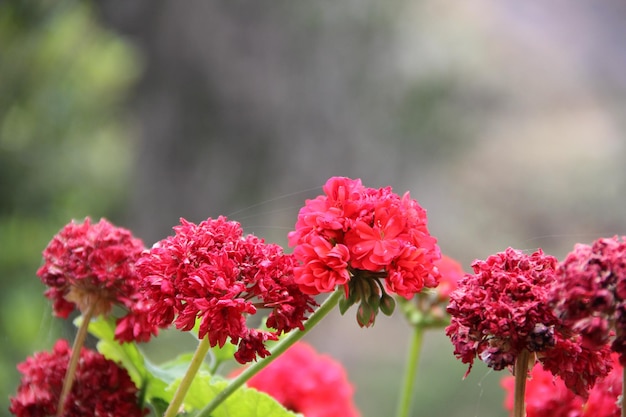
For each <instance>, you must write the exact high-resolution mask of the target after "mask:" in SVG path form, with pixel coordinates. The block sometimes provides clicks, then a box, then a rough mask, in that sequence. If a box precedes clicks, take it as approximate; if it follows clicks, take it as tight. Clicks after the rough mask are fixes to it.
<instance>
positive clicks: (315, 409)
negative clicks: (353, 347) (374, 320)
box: [247, 342, 360, 417]
mask: <svg viewBox="0 0 626 417" xmlns="http://www.w3.org/2000/svg"><path fill="white" fill-rule="evenodd" d="M247 385H248V386H249V387H252V388H255V389H257V390H259V391H263V392H265V393H267V394H268V395H270V396H271V397H273V398H274V399H276V400H277V401H278V402H279V403H281V404H282V405H283V406H284V407H285V408H287V409H289V410H292V411H295V412H296V413H302V414H303V415H304V417H358V416H359V415H360V414H359V412H358V411H357V409H356V407H355V405H354V402H353V399H352V396H353V392H354V389H353V387H352V385H351V384H350V382H349V381H348V378H347V376H346V372H345V370H344V369H343V367H342V366H341V364H340V363H338V362H337V361H335V360H334V359H332V358H331V357H329V356H326V355H321V354H319V353H317V352H316V351H315V350H314V349H313V348H312V347H311V346H310V345H308V344H306V343H304V342H298V343H296V344H294V345H293V346H292V347H290V348H289V349H288V350H287V351H286V352H285V353H283V354H282V355H281V356H279V357H278V358H276V360H274V362H272V363H270V364H269V365H268V366H267V367H266V368H264V369H263V370H262V371H260V372H259V373H258V374H256V375H255V376H253V377H252V378H251V379H250V380H249V381H248V382H247Z"/></svg>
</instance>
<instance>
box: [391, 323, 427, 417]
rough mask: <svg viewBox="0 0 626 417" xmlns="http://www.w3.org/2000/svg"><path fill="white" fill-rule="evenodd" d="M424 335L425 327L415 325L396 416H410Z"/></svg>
mask: <svg viewBox="0 0 626 417" xmlns="http://www.w3.org/2000/svg"><path fill="white" fill-rule="evenodd" d="M423 337H424V327H423V326H420V325H415V326H413V335H412V339H411V346H410V347H409V352H408V355H407V360H406V371H405V374H404V382H403V384H402V392H401V395H400V399H399V402H398V408H397V411H396V417H408V416H409V413H410V412H411V400H412V398H413V387H414V386H415V375H416V373H417V367H418V365H419V360H420V353H421V350H422V341H423Z"/></svg>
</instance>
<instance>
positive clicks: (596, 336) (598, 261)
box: [551, 237, 626, 365]
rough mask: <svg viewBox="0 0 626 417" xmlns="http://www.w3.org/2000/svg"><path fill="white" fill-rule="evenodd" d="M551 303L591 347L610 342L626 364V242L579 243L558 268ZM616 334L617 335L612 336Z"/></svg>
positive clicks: (611, 240) (610, 239) (617, 240)
mask: <svg viewBox="0 0 626 417" xmlns="http://www.w3.org/2000/svg"><path fill="white" fill-rule="evenodd" d="M558 272H559V274H558V279H557V284H556V285H555V288H554V290H553V292H552V297H551V302H552V304H553V305H554V307H555V310H556V312H557V314H558V315H559V317H561V318H562V319H563V320H564V321H565V322H566V323H568V325H570V326H572V327H573V328H574V329H576V330H577V331H578V332H579V333H581V334H582V337H583V340H584V342H585V344H586V345H587V346H589V347H590V348H601V347H602V346H604V345H606V344H607V343H611V348H612V350H613V351H615V352H617V353H619V354H620V362H621V364H622V365H626V242H625V241H624V238H622V239H621V240H620V239H619V238H618V237H613V238H601V239H598V240H596V241H595V242H593V244H592V245H583V244H577V245H576V246H575V247H574V250H573V251H572V252H570V253H569V254H568V255H567V257H566V258H565V260H564V261H563V262H562V263H561V264H560V265H559V269H558ZM613 332H614V333H613Z"/></svg>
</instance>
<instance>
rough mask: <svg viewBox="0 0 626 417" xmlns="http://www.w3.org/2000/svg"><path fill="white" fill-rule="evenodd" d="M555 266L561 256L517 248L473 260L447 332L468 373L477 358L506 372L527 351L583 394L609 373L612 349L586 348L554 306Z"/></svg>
mask: <svg viewBox="0 0 626 417" xmlns="http://www.w3.org/2000/svg"><path fill="white" fill-rule="evenodd" d="M556 264H557V260H556V258H554V257H552V256H549V255H544V253H543V252H542V251H541V250H538V251H537V252H534V253H533V254H531V255H526V254H524V253H523V252H521V251H518V250H515V249H512V248H508V249H507V250H506V251H505V252H501V253H498V254H496V255H492V256H490V257H489V258H487V260H485V261H478V260H477V261H474V263H473V264H472V267H473V269H474V274H468V275H466V276H465V277H464V278H463V279H462V280H461V281H460V282H459V286H458V288H457V290H456V291H454V292H452V293H451V294H450V304H449V305H448V308H447V310H448V312H449V313H450V315H451V316H452V318H451V323H450V326H448V327H447V328H446V334H447V335H448V336H449V337H450V339H451V341H452V343H453V344H454V347H455V350H454V353H455V355H456V356H457V357H458V358H460V359H461V360H462V361H463V362H464V363H468V364H469V369H468V371H467V373H469V371H470V370H471V367H472V364H473V361H474V359H475V358H476V357H478V358H480V359H481V360H482V361H483V362H485V363H486V364H487V366H489V367H491V368H493V369H495V370H501V369H504V368H506V367H512V366H513V365H514V363H515V360H516V359H517V357H518V355H519V354H520V353H521V352H522V351H523V350H528V351H530V352H534V353H535V354H536V356H537V359H538V360H539V361H541V362H542V363H543V364H544V366H545V367H546V369H549V370H550V371H551V372H552V373H554V374H555V375H560V376H561V377H562V378H563V380H564V381H565V384H566V385H567V386H568V388H570V389H572V390H573V391H574V392H575V393H577V394H580V395H583V396H584V395H586V391H587V389H589V388H590V387H592V386H593V384H594V382H595V380H596V378H598V377H602V376H604V375H606V374H608V372H609V371H610V369H611V365H610V360H609V351H608V349H598V350H590V349H588V348H587V347H585V346H584V344H583V342H582V338H581V337H580V336H579V335H578V334H576V333H575V332H573V330H572V329H571V328H569V327H567V326H565V325H564V324H563V323H562V322H561V321H560V320H559V319H558V318H557V317H556V316H555V315H554V313H553V311H552V309H551V308H550V305H549V303H548V300H549V299H548V297H549V293H550V289H551V286H552V285H553V283H554V281H555V271H556Z"/></svg>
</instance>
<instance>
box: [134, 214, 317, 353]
mask: <svg viewBox="0 0 626 417" xmlns="http://www.w3.org/2000/svg"><path fill="white" fill-rule="evenodd" d="M174 230H175V232H176V233H175V235H174V236H170V237H168V238H166V239H163V240H161V241H160V242H158V243H157V244H155V245H154V246H153V248H152V249H150V251H148V252H146V253H144V254H143V255H142V256H141V258H140V259H139V260H138V261H137V265H136V267H137V271H138V273H139V275H140V277H141V282H142V288H143V289H144V291H145V296H146V299H147V300H148V303H149V304H150V311H149V313H148V318H149V322H150V323H151V324H153V325H157V326H159V327H167V326H169V325H171V324H172V323H174V325H175V326H176V328H178V329H181V330H185V331H188V330H192V329H193V328H194V327H195V326H196V321H197V320H199V327H198V337H199V338H201V339H202V338H204V337H205V336H206V337H208V338H209V341H210V343H211V346H216V345H218V346H220V347H221V346H223V345H224V343H226V341H227V340H228V339H230V342H232V343H233V344H235V345H238V350H237V352H236V354H235V358H236V359H237V360H238V361H239V362H240V363H246V362H250V361H252V360H255V359H256V357H257V355H258V356H260V357H265V356H267V355H269V352H268V351H267V349H266V348H265V343H264V342H266V341H267V340H277V338H278V336H279V335H280V334H281V333H283V332H288V331H290V330H292V329H294V328H302V326H303V324H302V323H303V321H304V320H305V318H306V314H307V313H308V312H310V311H312V306H314V305H315V301H314V300H313V298H311V297H310V296H309V295H306V294H303V293H302V292H301V291H300V288H299V287H298V285H297V284H296V283H295V282H294V277H293V267H294V264H295V260H294V259H293V257H292V256H291V255H286V254H284V253H283V251H282V248H281V247H280V246H278V245H274V244H267V243H265V242H264V241H263V240H262V239H260V238H258V237H256V236H253V235H247V236H244V235H243V231H242V229H241V226H240V224H239V223H237V222H234V221H228V220H227V219H226V218H225V217H219V218H217V219H208V220H206V221H203V222H201V223H200V224H198V225H196V224H194V223H191V222H188V221H186V220H184V219H181V224H180V225H179V226H176V227H174ZM258 307H263V308H268V309H270V310H271V312H270V313H269V316H268V318H267V323H266V324H267V327H268V328H272V329H274V331H271V332H270V331H263V330H256V329H250V328H248V327H247V325H246V317H247V316H248V315H253V314H255V313H256V312H257V308H258Z"/></svg>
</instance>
